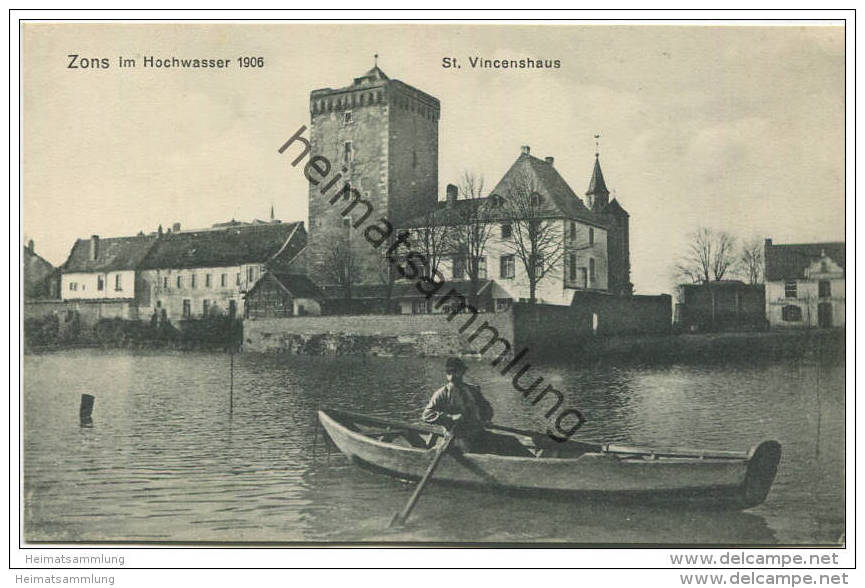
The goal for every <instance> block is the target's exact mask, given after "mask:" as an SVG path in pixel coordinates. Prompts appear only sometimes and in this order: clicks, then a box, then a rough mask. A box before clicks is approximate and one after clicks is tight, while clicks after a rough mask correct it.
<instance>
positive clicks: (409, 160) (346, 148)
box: [305, 64, 440, 286]
mask: <svg viewBox="0 0 865 588" xmlns="http://www.w3.org/2000/svg"><path fill="white" fill-rule="evenodd" d="M309 109H310V119H311V124H310V143H311V155H312V156H315V155H320V156H323V157H325V158H327V159H328V161H330V162H331V164H332V166H333V171H334V174H331V175H332V176H333V175H335V174H336V173H341V174H342V177H341V178H340V179H339V183H340V184H341V185H342V186H343V188H345V187H346V185H348V186H350V187H351V188H353V189H355V190H357V192H358V193H359V194H360V196H361V197H362V198H363V199H364V201H366V202H368V203H369V204H370V205H371V207H372V213H371V214H370V215H369V218H368V223H372V222H377V221H380V219H386V220H387V221H389V222H390V223H391V224H392V225H393V226H394V227H398V226H399V223H400V222H401V221H402V220H403V219H406V218H408V217H410V216H416V215H418V214H422V213H424V212H426V211H427V210H430V209H432V208H434V207H435V206H436V201H437V200H438V120H439V113H440V106H439V101H438V99H437V98H434V97H432V96H430V95H429V94H426V93H425V92H422V91H420V90H418V89H416V88H413V87H412V86H409V85H408V84H405V83H403V82H400V81H399V80H392V79H390V78H388V77H387V75H385V73H384V72H383V71H382V70H381V69H380V68H379V67H378V65H377V64H376V65H375V66H374V67H373V68H372V69H371V70H369V71H368V72H367V73H365V74H364V75H362V76H361V77H359V78H355V80H354V82H353V83H352V84H351V85H348V86H345V87H343V88H337V89H332V88H324V89H320V90H313V91H312V92H311V93H310V97H309ZM320 188H321V186H315V185H312V184H310V189H309V239H308V245H307V250H306V251H305V263H306V264H307V269H308V272H309V275H310V276H311V277H312V278H313V279H315V281H316V282H318V283H319V284H322V285H325V286H327V285H335V284H337V282H336V280H335V279H334V277H333V273H334V272H333V265H334V263H335V262H336V260H335V256H334V253H333V252H334V251H335V249H336V248H337V247H339V248H340V251H343V252H345V251H349V252H350V255H351V259H350V262H349V263H348V264H347V265H348V266H350V267H351V269H350V270H349V269H348V268H346V271H351V272H352V273H353V278H352V280H351V281H352V282H353V283H354V284H370V283H380V273H381V269H382V261H381V260H382V253H383V251H382V250H384V249H387V246H386V245H385V246H383V247H380V248H379V249H376V248H375V247H373V246H372V245H370V243H369V242H368V240H367V239H365V238H364V233H363V231H364V226H365V225H364V226H355V224H356V223H359V222H360V221H361V218H359V217H362V216H363V215H364V213H365V211H366V210H367V209H369V207H367V206H366V205H363V206H355V207H354V209H353V210H352V211H351V212H350V213H349V214H348V215H343V214H342V211H343V210H345V208H346V206H345V202H344V201H343V200H339V201H337V202H335V203H331V199H330V195H331V194H330V193H329V194H328V195H327V196H323V195H322V193H321V190H320ZM334 191H336V189H334V190H333V191H332V192H334ZM393 237H395V235H394V236H393ZM343 257H344V255H343ZM340 271H342V270H340Z"/></svg>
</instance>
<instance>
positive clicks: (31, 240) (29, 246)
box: [27, 239, 35, 253]
mask: <svg viewBox="0 0 865 588" xmlns="http://www.w3.org/2000/svg"><path fill="white" fill-rule="evenodd" d="M27 251H29V252H30V253H35V251H34V246H33V239H30V240H29V241H27Z"/></svg>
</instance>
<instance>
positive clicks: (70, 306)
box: [23, 300, 139, 329]
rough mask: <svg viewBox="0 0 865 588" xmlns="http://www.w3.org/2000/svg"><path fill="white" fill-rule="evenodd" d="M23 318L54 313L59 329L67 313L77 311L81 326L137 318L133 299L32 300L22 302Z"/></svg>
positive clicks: (36, 317)
mask: <svg viewBox="0 0 865 588" xmlns="http://www.w3.org/2000/svg"><path fill="white" fill-rule="evenodd" d="M23 310H24V316H23V318H24V319H25V320H26V319H29V318H35V319H41V318H45V317H46V316H47V315H51V314H56V315H57V317H58V318H59V319H60V325H61V329H62V328H63V325H64V324H65V323H67V322H69V321H68V320H67V317H69V313H75V312H77V313H78V320H79V321H80V325H81V327H92V326H94V325H95V324H96V323H97V322H98V321H99V320H100V319H110V318H121V319H138V318H139V316H138V306H137V305H136V304H135V301H133V300H33V301H27V302H25V303H24V308H23Z"/></svg>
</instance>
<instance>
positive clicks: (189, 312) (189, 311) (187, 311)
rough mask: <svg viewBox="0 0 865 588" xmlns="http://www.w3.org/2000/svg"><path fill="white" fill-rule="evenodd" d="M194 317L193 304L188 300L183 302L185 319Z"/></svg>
mask: <svg viewBox="0 0 865 588" xmlns="http://www.w3.org/2000/svg"><path fill="white" fill-rule="evenodd" d="M191 316H192V302H191V301H190V300H189V299H188V298H187V299H184V301H183V318H185V319H188V318H189V317H191Z"/></svg>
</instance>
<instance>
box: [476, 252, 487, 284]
mask: <svg viewBox="0 0 865 588" xmlns="http://www.w3.org/2000/svg"><path fill="white" fill-rule="evenodd" d="M478 279H479V280H486V279H487V257H486V256H485V255H482V256H481V257H478Z"/></svg>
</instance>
